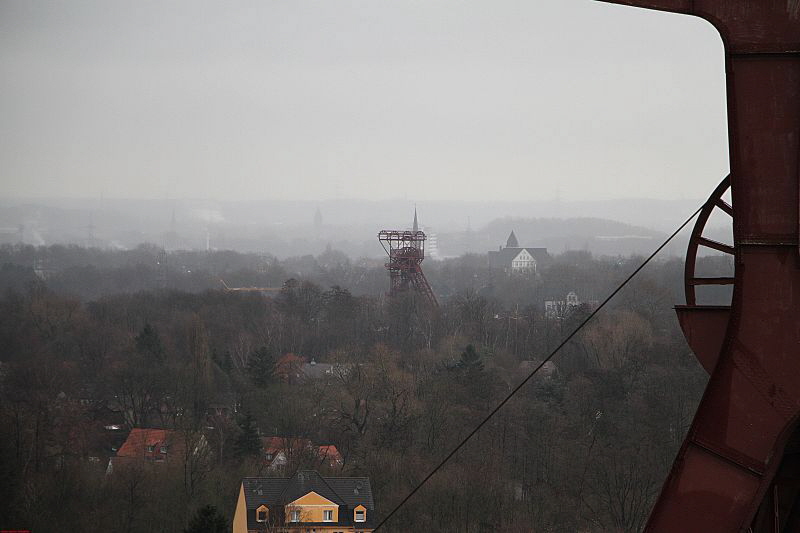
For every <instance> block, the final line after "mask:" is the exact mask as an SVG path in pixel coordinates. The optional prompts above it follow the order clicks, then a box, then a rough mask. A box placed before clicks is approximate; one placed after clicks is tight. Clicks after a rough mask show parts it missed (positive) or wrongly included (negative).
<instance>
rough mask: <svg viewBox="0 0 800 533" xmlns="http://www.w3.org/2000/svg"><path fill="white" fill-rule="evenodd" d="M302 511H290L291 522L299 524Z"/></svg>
mask: <svg viewBox="0 0 800 533" xmlns="http://www.w3.org/2000/svg"><path fill="white" fill-rule="evenodd" d="M299 521H300V511H289V522H299Z"/></svg>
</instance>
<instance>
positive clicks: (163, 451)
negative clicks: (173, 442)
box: [159, 446, 167, 454]
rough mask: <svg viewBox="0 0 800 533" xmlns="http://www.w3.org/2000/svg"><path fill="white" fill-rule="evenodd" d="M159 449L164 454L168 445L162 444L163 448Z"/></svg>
mask: <svg viewBox="0 0 800 533" xmlns="http://www.w3.org/2000/svg"><path fill="white" fill-rule="evenodd" d="M159 451H160V452H161V453H163V454H166V453H167V447H166V446H162V447H161V449H160V450H159Z"/></svg>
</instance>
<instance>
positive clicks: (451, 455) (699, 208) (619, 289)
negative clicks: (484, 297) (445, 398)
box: [373, 204, 705, 531]
mask: <svg viewBox="0 0 800 533" xmlns="http://www.w3.org/2000/svg"><path fill="white" fill-rule="evenodd" d="M703 207H705V204H703V205H701V206H700V207H698V208H697V210H696V211H695V212H694V213H692V214H691V215H690V216H689V218H687V219H686V220H685V221H684V222H683V224H681V225H680V226H678V229H676V230H675V231H674V232H673V233H672V235H670V236H669V237H667V239H666V240H665V241H664V242H663V243H661V245H660V246H659V247H658V248H656V249H655V251H654V252H653V253H651V254H650V255H649V256H648V257H647V259H645V260H644V261H643V262H642V264H641V265H639V266H638V267H637V268H636V270H634V271H633V272H632V273H631V274H630V275H629V276H628V277H627V278H625V280H624V281H623V282H622V283H621V284H620V285H619V286H618V287H617V288H616V289H614V291H613V292H612V293H611V294H609V295H608V296H607V297H606V299H605V300H603V301H602V303H600V305H598V306H597V308H595V310H594V311H592V312H591V313H589V316H587V317H586V318H585V319H584V320H583V322H581V323H580V324H579V325H578V327H576V328H575V329H574V330H573V331H572V333H570V334H569V335H567V336H566V338H564V340H562V341H561V343H560V344H559V345H558V346H556V347H555V349H554V350H553V351H552V352H550V355H548V356H547V357H545V358H544V360H543V361H542V362H541V363H539V366H537V367H536V368H534V369H533V371H532V372H531V373H530V374H528V376H527V377H526V378H525V379H523V380H522V381H521V382H520V383H519V385H517V386H516V387H514V389H513V390H511V392H509V393H508V395H507V396H506V397H505V398H503V400H502V401H501V402H500V403H499V404H497V406H496V407H495V408H494V409H492V411H491V412H490V413H489V414H488V415H486V416H485V417H484V419H483V420H481V422H480V423H479V424H478V425H477V426H475V428H474V429H473V430H472V431H470V432H469V433H468V434H467V436H466V437H464V438H463V439H462V440H461V442H459V443H458V445H456V447H455V448H453V449H452V451H451V452H450V453H448V454H447V456H446V457H445V458H444V459H442V461H441V462H440V463H439V464H437V465H436V466H435V467H434V469H433V470H431V471H430V473H429V474H428V475H427V476H425V478H424V479H423V480H422V481H420V482H419V483H418V484H417V486H416V487H414V489H413V490H412V491H411V492H409V493H408V495H407V496H406V497H405V498H403V500H402V501H401V502H400V503H398V504H397V505H396V506H395V507H394V509H392V511H391V512H390V513H389V514H388V515H386V517H384V519H383V520H381V521H380V522H379V523H378V525H377V526H375V529H373V531H377V530H378V529H380V527H381V526H383V524H385V523H386V522H388V521H389V519H390V518H391V517H392V515H394V513H396V512H397V511H398V510H399V509H400V508H401V507H402V506H403V505H404V504H405V503H406V502H407V501H408V500H410V499H411V497H412V496H414V494H416V493H417V491H418V490H419V489H421V488H422V487H423V486H424V485H425V483H427V482H428V480H430V479H431V478H432V477H433V476H434V474H436V472H438V471H439V469H440V468H442V467H443V466H444V465H445V463H447V461H449V460H450V458H451V457H453V456H454V455H455V454H456V452H458V450H460V449H461V448H462V447H463V446H464V445H465V444H466V443H467V442H469V440H470V439H471V438H472V437H473V436H474V435H475V434H476V433H477V432H478V431H479V430H480V429H481V428H482V427H483V426H484V424H486V422H488V421H489V420H490V419H491V418H492V417H493V416H494V415H495V414H497V412H498V411H499V410H500V409H502V408H503V406H504V405H505V404H506V403H508V401H509V400H510V399H511V398H512V397H513V396H514V395H515V394H516V393H517V392H519V390H520V389H521V388H522V387H523V386H525V384H526V383H527V382H528V381H530V380H531V378H532V377H533V376H534V375H536V373H537V372H539V370H541V369H542V367H544V365H545V364H546V363H548V362H549V361H550V360H551V359H552V358H553V357H554V356H555V355H556V354H557V353H558V351H559V350H561V348H563V347H564V346H565V345H566V344H567V343H568V342H569V341H570V340H572V337H574V336H575V335H576V334H577V333H578V332H579V331H580V330H581V329H583V327H584V326H585V325H586V324H588V323H589V321H590V320H591V319H592V318H594V316H595V315H596V314H597V313H599V312H600V310H601V309H603V307H605V305H606V304H607V303H608V302H610V301H611V299H612V298H613V297H614V296H616V295H617V293H618V292H619V291H621V290H622V288H623V287H625V285H627V284H628V283H629V282H630V281H631V280H632V279H633V278H634V277H635V276H636V274H638V273H639V272H640V271H641V270H642V269H643V268H644V267H645V266H647V264H648V263H649V262H650V261H651V260H652V259H653V258H654V257H655V256H656V255H658V253H659V252H660V251H661V250H663V249H664V247H665V246H666V245H667V244H669V242H670V241H671V240H672V239H674V238H675V236H676V235H677V234H678V233H680V232H681V230H682V229H683V228H685V227H686V225H687V224H689V222H691V221H692V219H693V218H694V217H696V216H697V214H698V213H699V212H700V211H701V210H702V209H703Z"/></svg>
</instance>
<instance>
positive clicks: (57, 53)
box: [0, 0, 727, 202]
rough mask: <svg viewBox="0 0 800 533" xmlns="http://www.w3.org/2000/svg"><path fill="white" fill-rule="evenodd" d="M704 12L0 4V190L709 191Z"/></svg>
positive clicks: (716, 116)
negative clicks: (696, 15)
mask: <svg viewBox="0 0 800 533" xmlns="http://www.w3.org/2000/svg"><path fill="white" fill-rule="evenodd" d="M724 91H725V87H724V64H723V49H722V43H721V41H720V39H719V36H718V35H717V33H716V31H715V30H714V29H713V28H712V27H711V26H710V25H709V24H708V23H706V22H704V21H701V20H699V19H693V18H691V17H685V16H678V15H672V14H666V13H655V12H649V11H644V10H637V9H630V8H623V7H620V6H614V5H609V4H604V3H601V2H595V1H592V0H539V1H537V2H524V1H521V0H514V1H500V2H492V3H484V2H477V1H472V0H471V1H467V2H453V1H444V2H436V3H432V2H402V3H375V2H369V1H366V0H360V1H355V0H348V1H345V0H336V1H332V2H325V3H314V2H308V1H295V2H288V3H287V2H277V1H268V2H244V3H237V4H236V6H235V7H232V6H231V5H227V4H220V3H215V2H209V1H193V2H174V3H169V4H162V3H159V2H122V1H99V0H91V1H76V2H69V3H56V2H36V3H31V2H27V1H22V0H6V1H4V2H2V4H0V116H2V117H3V120H1V121H0V160H2V161H3V165H2V166H1V167H0V197H6V198H8V197H11V198H20V197H33V198H36V197H67V198H98V197H107V198H208V199H216V200H221V201H229V200H250V199H252V200H259V199H278V200H329V199H335V198H359V199H376V200H381V199H389V198H413V199H414V200H416V201H419V202H424V201H489V202H491V201H534V200H536V201H543V200H563V201H583V200H603V199H613V198H655V199H663V200H667V199H679V198H704V197H705V196H706V195H707V194H708V192H709V191H710V190H711V189H712V188H713V185H714V184H716V183H717V182H718V181H719V180H720V179H721V178H722V177H723V176H724V175H725V174H726V173H727V134H726V118H725V102H724V96H725V92H724Z"/></svg>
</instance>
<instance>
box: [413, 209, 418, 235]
mask: <svg viewBox="0 0 800 533" xmlns="http://www.w3.org/2000/svg"><path fill="white" fill-rule="evenodd" d="M414 231H419V224H418V223H417V206H414Z"/></svg>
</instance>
